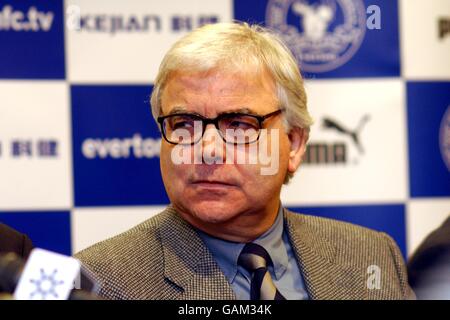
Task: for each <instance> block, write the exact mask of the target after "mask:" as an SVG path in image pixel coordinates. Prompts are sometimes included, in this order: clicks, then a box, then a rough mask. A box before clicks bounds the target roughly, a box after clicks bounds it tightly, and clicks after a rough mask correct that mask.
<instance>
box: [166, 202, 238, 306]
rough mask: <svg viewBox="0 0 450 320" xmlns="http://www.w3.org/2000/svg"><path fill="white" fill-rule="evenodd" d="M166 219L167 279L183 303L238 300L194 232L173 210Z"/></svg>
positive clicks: (170, 209)
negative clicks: (208, 300)
mask: <svg viewBox="0 0 450 320" xmlns="http://www.w3.org/2000/svg"><path fill="white" fill-rule="evenodd" d="M163 215H164V217H163V219H162V223H161V228H160V237H161V243H162V249H163V255H164V275H165V277H166V279H167V280H169V281H170V282H172V283H173V284H175V285H176V286H178V287H179V288H180V299H188V300H189V299H229V300H231V299H235V295H234V292H233V290H232V288H231V286H230V284H229V283H228V281H227V279H226V277H225V275H224V274H223V273H222V271H221V270H220V268H219V266H218V265H217V263H216V262H215V260H214V257H213V256H212V254H211V253H210V252H209V250H208V248H207V247H206V246H205V245H204V243H203V241H202V240H201V238H200V237H199V236H198V234H197V232H196V231H195V229H194V228H193V227H192V226H191V225H190V224H189V223H187V222H186V221H185V220H184V219H183V218H181V217H180V216H179V214H178V213H177V212H176V211H175V209H174V208H173V207H172V206H169V207H168V208H167V209H166V211H165V212H164V213H163Z"/></svg>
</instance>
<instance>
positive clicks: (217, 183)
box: [192, 180, 236, 189]
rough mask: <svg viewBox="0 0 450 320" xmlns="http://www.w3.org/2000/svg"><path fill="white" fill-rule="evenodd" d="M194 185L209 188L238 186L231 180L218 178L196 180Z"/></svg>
mask: <svg viewBox="0 0 450 320" xmlns="http://www.w3.org/2000/svg"><path fill="white" fill-rule="evenodd" d="M192 185H193V186H196V187H200V188H209V189H217V188H232V187H236V185H235V184H233V183H231V182H225V181H218V180H196V181H193V182H192Z"/></svg>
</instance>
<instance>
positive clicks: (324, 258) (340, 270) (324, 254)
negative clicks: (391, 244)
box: [284, 209, 367, 300]
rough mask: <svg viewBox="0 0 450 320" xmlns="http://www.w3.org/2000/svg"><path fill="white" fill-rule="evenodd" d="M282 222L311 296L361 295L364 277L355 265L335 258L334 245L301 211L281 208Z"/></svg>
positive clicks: (363, 296) (327, 298)
mask: <svg viewBox="0 0 450 320" xmlns="http://www.w3.org/2000/svg"><path fill="white" fill-rule="evenodd" d="M284 216H285V226H286V227H287V231H288V234H289V237H290V240H291V243H292V246H293V248H294V251H295V253H296V256H297V261H298V263H299V266H300V270H302V276H303V278H304V281H305V284H306V288H307V291H308V293H309V295H310V298H311V299H321V300H322V299H326V300H329V299H365V298H367V295H366V293H367V291H366V290H365V284H366V281H365V280H364V274H363V273H362V272H361V271H360V270H359V269H358V268H352V267H351V266H343V265H339V264H337V263H336V262H335V255H336V253H337V250H336V247H335V246H334V244H333V243H331V242H330V241H329V240H328V239H325V238H324V237H322V236H321V234H319V233H318V232H317V231H316V230H314V229H313V228H312V227H311V226H310V225H308V224H307V223H305V219H304V217H303V215H301V214H296V213H292V212H289V211H288V210H286V209H285V210H284Z"/></svg>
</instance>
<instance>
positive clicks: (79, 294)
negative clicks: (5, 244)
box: [0, 249, 100, 300]
mask: <svg viewBox="0 0 450 320" xmlns="http://www.w3.org/2000/svg"><path fill="white" fill-rule="evenodd" d="M80 273H81V275H80ZM78 276H81V277H82V278H83V281H88V282H91V288H95V287H96V285H95V284H94V283H93V280H92V278H90V277H89V276H87V275H84V274H83V272H82V270H81V264H80V262H79V261H78V260H76V259H75V258H72V257H67V256H64V255H61V254H57V253H53V252H50V251H46V250H43V249H34V250H33V251H32V252H31V254H30V256H29V258H28V261H27V263H26V264H25V263H24V261H23V260H22V259H21V258H20V257H18V256H17V255H16V254H14V253H7V254H4V255H0V299H3V298H5V297H6V298H10V297H11V294H13V298H14V299H16V300H99V299H100V298H99V297H98V296H97V295H95V294H92V293H90V292H87V291H84V290H79V289H73V287H74V281H75V280H77V277H78Z"/></svg>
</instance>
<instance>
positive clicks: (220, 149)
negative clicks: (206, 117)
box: [202, 123, 226, 164]
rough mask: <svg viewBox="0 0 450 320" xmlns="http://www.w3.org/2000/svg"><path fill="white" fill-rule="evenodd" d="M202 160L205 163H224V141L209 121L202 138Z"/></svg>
mask: <svg viewBox="0 0 450 320" xmlns="http://www.w3.org/2000/svg"><path fill="white" fill-rule="evenodd" d="M202 150H203V152H202V153H203V160H204V162H205V163H207V164H213V163H225V161H226V157H225V154H226V152H225V141H223V139H222V136H221V135H220V132H219V131H218V130H217V128H216V127H215V126H214V124H212V123H209V124H208V125H207V126H206V128H205V132H204V134H203V138H202Z"/></svg>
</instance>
